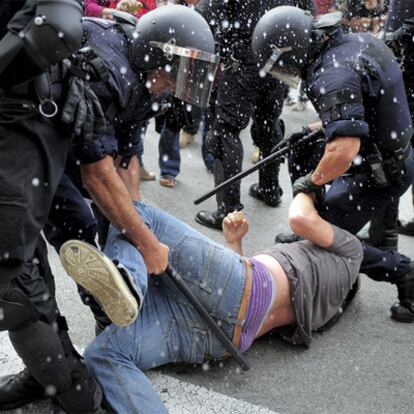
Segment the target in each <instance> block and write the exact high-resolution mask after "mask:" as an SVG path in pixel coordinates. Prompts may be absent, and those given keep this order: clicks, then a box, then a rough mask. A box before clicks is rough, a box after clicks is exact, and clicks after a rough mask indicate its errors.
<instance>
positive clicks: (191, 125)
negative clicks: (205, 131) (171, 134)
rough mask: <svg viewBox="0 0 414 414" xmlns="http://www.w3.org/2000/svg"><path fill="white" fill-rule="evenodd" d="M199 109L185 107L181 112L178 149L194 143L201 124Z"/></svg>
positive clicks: (189, 106)
mask: <svg viewBox="0 0 414 414" xmlns="http://www.w3.org/2000/svg"><path fill="white" fill-rule="evenodd" d="M201 114H202V110H201V108H198V107H196V106H191V105H189V104H187V105H185V111H183V125H182V128H181V131H180V148H184V147H186V146H187V145H189V144H192V143H194V141H195V139H196V137H197V134H198V130H199V129H200V123H201Z"/></svg>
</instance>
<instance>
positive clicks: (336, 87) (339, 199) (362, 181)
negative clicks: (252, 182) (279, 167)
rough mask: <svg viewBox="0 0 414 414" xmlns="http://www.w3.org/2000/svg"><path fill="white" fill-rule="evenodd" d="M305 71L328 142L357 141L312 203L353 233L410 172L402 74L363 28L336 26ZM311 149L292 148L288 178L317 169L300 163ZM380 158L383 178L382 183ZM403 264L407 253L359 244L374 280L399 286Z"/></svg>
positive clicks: (393, 198)
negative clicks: (350, 160) (345, 164)
mask: <svg viewBox="0 0 414 414" xmlns="http://www.w3.org/2000/svg"><path fill="white" fill-rule="evenodd" d="M306 73H307V78H306V82H307V85H308V91H309V92H308V94H309V98H310V99H311V101H312V103H313V105H314V106H315V108H316V109H317V111H318V112H319V115H320V117H321V120H322V123H323V126H324V129H325V134H326V138H327V140H328V141H330V140H334V139H335V138H336V137H359V138H360V139H361V149H360V152H359V156H358V157H357V159H356V161H355V163H354V165H353V166H352V167H351V169H350V170H349V171H348V173H347V174H345V175H344V176H341V177H338V178H336V179H335V180H334V181H333V182H332V185H331V187H330V188H329V191H328V192H327V193H326V195H325V196H324V197H323V199H322V200H321V201H320V203H319V205H318V210H319V212H320V214H321V216H322V217H324V218H325V219H326V220H327V221H329V222H330V223H332V224H335V225H337V226H339V227H341V228H344V229H346V230H348V231H350V232H351V233H352V234H356V233H357V232H359V231H360V230H361V228H362V227H363V226H364V225H365V224H366V223H367V222H368V221H369V220H370V218H371V217H372V215H373V213H374V212H375V211H378V209H380V208H381V207H388V208H390V209H391V210H393V211H394V212H395V211H396V210H397V205H398V199H399V197H400V196H401V195H402V194H403V193H404V192H405V191H406V189H407V188H408V186H409V185H410V182H411V180H412V178H413V176H414V161H413V157H412V149H411V144H410V139H411V137H412V134H413V126H412V123H411V118H410V113H409V110H408V105H407V98H406V94H405V89H404V84H403V79H402V74H401V71H400V69H399V67H398V64H397V62H396V60H395V58H394V56H393V55H392V53H391V52H390V50H389V49H388V48H387V47H386V46H385V45H384V44H383V43H382V42H381V41H380V40H378V39H376V38H375V37H373V36H371V35H370V34H365V33H361V34H344V33H343V31H342V30H341V29H338V30H337V31H336V32H335V33H334V34H332V35H331V39H330V41H329V42H328V44H326V45H325V47H324V49H323V52H322V53H321V54H320V55H319V56H318V58H317V60H316V61H315V62H314V63H313V64H312V65H311V66H310V67H309V68H308V69H307V72H306ZM313 152H314V151H313V150H312V149H309V148H306V149H304V151H303V152H301V151H299V150H297V149H295V151H294V152H293V153H292V155H291V158H290V163H289V167H290V172H291V175H292V180H293V181H295V180H296V179H297V178H298V177H300V176H303V175H304V174H306V173H307V172H309V171H311V170H312V169H314V168H315V165H309V164H308V165H307V164H306V160H308V159H309V153H313ZM379 160H380V161H379ZM380 164H381V165H382V166H383V167H382V168H384V170H385V174H386V175H387V177H388V183H387V182H380V181H381V178H382V177H381V175H380V167H379V165H380ZM394 214H395V213H394ZM409 270H410V259H409V258H407V257H405V256H403V255H401V254H398V253H397V252H395V251H387V252H384V251H382V250H379V249H377V248H374V247H371V246H365V248H364V260H363V262H362V265H361V272H362V273H365V274H367V275H368V276H369V277H371V278H372V279H374V280H378V281H389V282H392V283H397V284H398V281H399V280H400V279H401V278H402V277H403V276H404V275H405V274H407V272H409Z"/></svg>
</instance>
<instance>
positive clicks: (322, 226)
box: [289, 193, 334, 248]
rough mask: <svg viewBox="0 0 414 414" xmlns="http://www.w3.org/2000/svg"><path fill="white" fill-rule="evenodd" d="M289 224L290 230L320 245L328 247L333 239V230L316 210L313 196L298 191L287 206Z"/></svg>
mask: <svg viewBox="0 0 414 414" xmlns="http://www.w3.org/2000/svg"><path fill="white" fill-rule="evenodd" d="M289 225H290V227H291V229H292V231H293V232H294V233H295V234H296V235H298V236H300V237H303V238H304V239H306V240H310V241H311V242H313V243H315V244H316V245H318V246H320V247H324V248H326V247H329V246H331V245H332V243H333V240H334V231H333V228H332V226H331V224H330V223H328V222H327V221H326V220H324V219H323V218H322V217H321V216H320V215H319V214H318V212H317V211H316V208H315V205H314V196H313V195H311V194H305V193H299V194H298V195H297V196H296V197H295V198H294V199H293V201H292V203H291V205H290V207H289Z"/></svg>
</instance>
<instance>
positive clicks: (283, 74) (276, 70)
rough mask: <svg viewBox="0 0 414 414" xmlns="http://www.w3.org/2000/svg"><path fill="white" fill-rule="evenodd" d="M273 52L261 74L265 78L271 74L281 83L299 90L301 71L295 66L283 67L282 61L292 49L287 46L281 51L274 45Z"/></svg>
mask: <svg viewBox="0 0 414 414" xmlns="http://www.w3.org/2000/svg"><path fill="white" fill-rule="evenodd" d="M272 50H273V52H272V54H271V56H270V58H269V59H268V60H267V62H266V64H265V65H264V66H263V68H262V69H261V71H260V72H261V73H262V74H263V76H266V75H267V74H268V73H269V74H270V75H272V76H273V77H275V78H276V79H279V80H280V81H281V82H284V83H286V84H287V85H288V86H291V87H292V88H297V87H298V85H299V82H300V69H298V68H295V67H293V66H285V65H283V59H280V58H281V57H282V56H283V54H284V53H286V52H291V51H292V47H291V46H287V47H283V48H280V49H279V48H278V47H276V46H274V45H272Z"/></svg>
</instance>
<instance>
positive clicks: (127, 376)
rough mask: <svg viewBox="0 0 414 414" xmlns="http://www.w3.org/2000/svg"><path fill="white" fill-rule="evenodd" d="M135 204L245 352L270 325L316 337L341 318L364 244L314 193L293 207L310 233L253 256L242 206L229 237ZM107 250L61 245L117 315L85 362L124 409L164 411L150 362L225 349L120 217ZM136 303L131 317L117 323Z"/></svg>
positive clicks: (196, 359) (302, 230) (73, 270)
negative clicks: (214, 236)
mask: <svg viewBox="0 0 414 414" xmlns="http://www.w3.org/2000/svg"><path fill="white" fill-rule="evenodd" d="M136 208H137V210H138V212H139V214H140V216H141V217H142V219H143V221H144V222H145V223H146V224H147V225H148V226H149V228H150V229H151V230H152V231H153V232H154V234H155V236H156V237H157V238H158V240H160V242H161V243H164V244H166V245H167V246H168V247H169V249H170V250H169V262H170V264H171V265H172V266H173V267H174V268H175V269H176V270H177V271H178V272H179V273H180V275H181V276H182V278H184V279H185V280H186V282H187V283H188V286H189V287H190V288H191V290H192V291H193V293H195V294H196V295H197V296H198V298H199V299H200V300H201V301H202V302H203V303H204V305H205V307H206V308H207V309H208V310H209V312H210V314H211V315H212V316H213V318H214V319H216V320H217V321H218V323H219V325H221V327H222V329H223V330H224V332H225V333H226V335H227V336H228V337H229V338H231V339H232V341H233V343H234V344H235V345H236V346H237V347H238V348H239V349H240V350H241V351H242V352H244V351H246V350H247V349H248V348H249V347H250V346H251V344H252V342H253V341H254V339H256V338H258V337H260V336H261V335H263V334H265V333H266V332H268V331H270V330H272V329H277V331H278V332H279V333H280V334H281V336H282V337H283V338H284V339H286V340H289V341H290V342H292V343H295V344H299V343H301V344H305V345H307V346H309V345H310V343H311V340H312V332H313V331H315V330H317V329H320V328H321V327H323V326H325V325H326V324H327V323H328V322H329V321H332V319H336V317H337V315H339V314H341V313H342V309H341V307H343V305H344V304H347V299H349V296H348V298H347V295H349V294H350V291H351V292H353V291H354V289H353V286H354V284H355V282H356V279H357V276H358V270H359V266H360V263H361V259H362V247H361V244H360V242H359V241H358V240H357V239H356V238H355V237H354V236H352V235H351V234H350V233H348V232H346V231H345V230H342V229H340V228H338V227H335V226H332V225H331V224H329V223H328V222H327V221H325V220H323V219H322V218H321V217H320V216H319V215H318V213H317V212H316V209H315V207H314V205H313V195H307V194H304V193H299V194H298V195H297V196H296V197H295V198H294V200H293V202H292V204H291V206H290V211H289V224H290V226H291V228H292V230H293V231H294V232H295V233H296V234H298V235H299V236H302V237H303V238H304V239H306V240H303V241H299V242H295V243H291V244H280V245H274V246H272V247H270V248H269V249H267V250H264V251H262V252H259V253H256V254H255V255H254V256H252V257H250V258H246V257H243V253H242V238H243V236H244V235H245V234H246V233H247V230H248V223H247V219H246V217H245V216H244V215H243V213H241V212H235V213H231V214H229V215H228V216H227V217H226V219H225V220H224V223H223V228H224V236H225V239H226V242H227V245H228V247H224V246H221V245H220V244H217V243H215V242H214V241H212V240H210V239H208V238H207V237H205V236H203V235H202V234H200V233H199V232H198V231H196V230H194V229H192V228H191V227H189V226H188V225H186V224H184V223H183V222H181V221H179V220H177V219H176V218H174V217H172V216H170V215H168V214H167V213H165V212H163V211H161V210H159V209H157V208H155V207H152V206H149V205H146V204H144V203H141V202H137V203H136ZM104 253H105V255H106V256H105V255H103V254H102V253H101V252H99V251H98V250H96V249H95V248H93V247H92V246H90V245H88V244H86V243H84V242H81V241H70V242H67V243H66V244H65V245H63V247H62V250H61V259H62V263H63V265H64V267H65V269H66V270H67V272H68V273H69V274H70V275H71V276H72V277H73V278H74V279H75V280H76V281H77V282H78V283H79V284H81V285H83V286H84V287H85V288H86V289H87V290H89V291H90V292H91V293H92V294H93V295H94V296H96V298H97V299H98V300H99V301H100V302H101V304H102V306H103V308H104V309H105V311H106V312H107V315H108V316H109V318H110V319H111V320H112V321H113V322H114V323H113V324H111V325H110V326H109V327H107V328H106V329H105V331H104V332H103V333H101V334H100V335H99V336H98V337H97V338H96V339H95V340H94V341H93V342H92V344H91V345H90V346H89V347H88V348H87V350H86V353H85V360H86V364H87V367H88V369H89V370H90V372H91V373H92V374H93V376H94V377H95V378H96V379H97V380H98V382H99V383H100V384H101V386H102V388H103V390H104V393H105V396H106V398H107V400H108V402H109V404H110V405H111V407H112V409H113V410H115V411H116V412H117V413H129V414H130V413H138V412H139V413H159V414H160V413H165V412H166V408H165V407H164V404H163V403H162V401H161V399H160V397H159V396H158V394H157V393H156V392H155V390H154V389H153V387H152V385H151V383H150V381H149V380H148V378H147V377H146V376H145V374H144V373H143V371H145V370H148V369H151V368H155V367H158V366H161V365H165V364H169V363H173V362H187V363H202V362H203V361H206V360H217V359H221V358H225V357H226V356H228V353H227V351H226V349H225V348H224V346H223V345H222V344H221V343H220V341H219V340H218V339H217V338H216V337H215V336H214V335H213V333H212V332H211V330H210V329H209V328H208V326H207V325H206V324H205V322H204V321H203V320H202V319H201V318H200V317H199V315H198V314H197V312H196V311H195V310H194V308H193V307H192V306H191V304H190V303H189V302H188V301H187V299H186V298H185V297H184V296H183V295H182V294H181V293H180V292H179V291H178V290H177V288H176V287H175V285H174V284H173V282H172V281H170V280H169V279H168V278H165V277H163V276H148V274H147V269H146V267H145V263H144V260H143V257H142V256H141V255H140V253H139V251H138V250H137V249H135V248H134V246H133V245H132V244H131V243H130V242H128V240H127V239H126V238H125V237H124V236H123V235H122V234H121V233H120V232H119V231H118V230H116V229H115V228H113V227H112V228H111V230H110V233H109V236H108V241H107V244H106V247H105V251H104ZM111 260H113V261H114V262H115V264H114V262H112V261H111ZM127 276H129V278H128V277H127ZM132 286H134V289H133V290H132ZM137 305H138V306H137ZM138 310H139V314H138V316H137V318H136V320H135V322H134V323H132V324H131V325H130V326H127V327H121V326H117V325H126V324H127V321H130V317H131V314H132V315H137V313H138ZM116 324H117V325H116Z"/></svg>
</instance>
